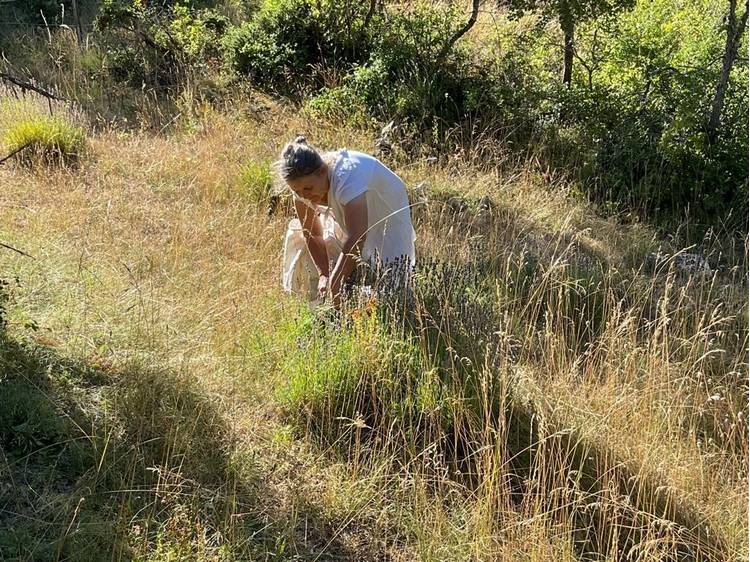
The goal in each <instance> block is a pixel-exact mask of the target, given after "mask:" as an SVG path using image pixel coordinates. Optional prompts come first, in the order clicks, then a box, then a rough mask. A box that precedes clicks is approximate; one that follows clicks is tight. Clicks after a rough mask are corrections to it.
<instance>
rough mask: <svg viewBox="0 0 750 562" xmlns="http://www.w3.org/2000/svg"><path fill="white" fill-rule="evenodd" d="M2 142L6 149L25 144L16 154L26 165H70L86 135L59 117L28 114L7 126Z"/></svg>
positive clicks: (13, 149)
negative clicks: (39, 162) (41, 163)
mask: <svg viewBox="0 0 750 562" xmlns="http://www.w3.org/2000/svg"><path fill="white" fill-rule="evenodd" d="M3 145H4V146H5V148H6V150H8V151H10V152H13V151H15V150H19V149H22V148H23V147H26V148H23V150H21V152H20V153H19V154H18V156H17V158H19V159H20V160H21V161H22V162H24V163H26V164H30V163H32V162H35V161H39V160H41V161H43V162H45V163H48V164H72V163H75V162H77V161H78V160H79V159H80V157H81V156H82V155H83V152H84V150H85V148H86V135H85V133H84V131H83V129H82V128H80V127H77V126H75V125H72V124H71V123H69V122H67V121H66V120H64V119H62V118H59V117H29V118H26V119H23V120H21V121H18V122H17V123H15V124H12V125H10V126H9V127H8V128H7V130H6V131H5V133H4V135H3Z"/></svg>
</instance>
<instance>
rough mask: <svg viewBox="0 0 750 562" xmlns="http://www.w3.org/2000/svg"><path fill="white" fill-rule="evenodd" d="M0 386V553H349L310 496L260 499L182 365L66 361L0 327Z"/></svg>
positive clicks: (247, 462)
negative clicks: (297, 509)
mask: <svg viewBox="0 0 750 562" xmlns="http://www.w3.org/2000/svg"><path fill="white" fill-rule="evenodd" d="M0 396H1V397H2V406H1V407H0V559H3V560H5V559H13V560H16V559H17V560H130V559H144V558H146V557H154V556H155V557H156V558H159V559H162V558H163V559H183V558H184V557H189V558H190V559H217V560H218V559H257V560H263V559H269V558H272V559H274V560H276V559H279V560H284V559H295V560H306V559H320V560H331V559H350V558H351V556H352V553H349V552H347V551H346V548H345V547H344V546H343V545H341V544H339V543H338V542H337V541H336V540H335V535H334V533H333V532H330V533H329V532H328V530H327V527H326V524H325V523H324V522H322V521H321V519H320V516H319V514H317V513H315V512H314V511H313V510H312V509H311V511H310V512H309V513H304V514H302V515H303V516H300V514H297V518H296V519H295V520H293V521H292V520H290V519H289V515H288V514H285V513H283V512H281V511H280V510H279V511H278V512H273V511H269V508H268V506H269V505H273V499H270V500H269V497H268V496H269V495H273V492H272V491H271V490H269V489H268V488H267V487H266V486H265V484H264V482H263V475H262V470H261V469H260V468H259V466H258V465H257V464H256V462H255V459H254V457H253V456H252V455H244V454H242V452H241V450H240V449H238V448H236V447H234V444H233V442H232V441H233V436H232V433H231V430H230V428H229V426H228V425H227V423H226V421H225V420H224V419H223V417H222V415H221V413H220V412H219V411H218V410H217V408H216V407H215V405H214V403H212V401H211V400H210V399H209V398H208V397H206V396H204V395H203V393H202V392H201V391H200V389H199V386H198V385H197V384H196V383H195V381H194V380H192V379H191V377H190V375H189V374H187V373H174V372H167V371H153V370H148V369H140V368H132V369H125V370H121V371H116V370H113V369H106V368H101V367H97V366H93V365H90V364H86V363H81V362H77V361H70V360H66V359H65V358H62V357H60V356H59V355H58V354H57V353H56V352H55V351H54V350H52V349H49V348H44V347H41V346H38V345H36V344H32V343H28V342H20V341H19V340H17V339H13V338H11V337H9V336H8V335H7V334H6V333H4V332H3V331H1V330H0ZM264 495H265V498H264ZM303 519H304V521H305V525H306V530H307V535H306V536H305V537H304V539H303V538H302V534H303V533H302V532H301V531H300V529H299V528H297V527H298V526H299V525H300V524H301V521H302V520H303ZM298 521H299V523H298ZM316 530H317V531H319V532H320V533H321V535H320V536H315V532H316Z"/></svg>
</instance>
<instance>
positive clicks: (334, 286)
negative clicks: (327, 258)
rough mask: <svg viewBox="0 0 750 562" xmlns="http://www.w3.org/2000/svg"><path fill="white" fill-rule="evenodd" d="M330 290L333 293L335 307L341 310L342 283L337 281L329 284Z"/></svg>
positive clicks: (332, 300)
mask: <svg viewBox="0 0 750 562" xmlns="http://www.w3.org/2000/svg"><path fill="white" fill-rule="evenodd" d="M328 289H329V290H330V292H331V302H332V304H333V306H335V307H336V308H339V307H340V306H341V283H340V282H339V283H337V282H336V281H335V280H334V281H331V283H329V284H328Z"/></svg>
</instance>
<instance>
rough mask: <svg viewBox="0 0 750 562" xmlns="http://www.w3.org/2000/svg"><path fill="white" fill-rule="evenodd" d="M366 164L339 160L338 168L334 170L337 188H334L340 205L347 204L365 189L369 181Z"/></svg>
mask: <svg viewBox="0 0 750 562" xmlns="http://www.w3.org/2000/svg"><path fill="white" fill-rule="evenodd" d="M371 171H372V170H368V169H367V166H365V165H362V164H360V165H359V166H353V165H352V163H351V161H350V160H348V159H347V161H344V162H341V164H340V166H339V169H338V170H336V176H337V177H336V180H337V183H338V189H337V190H336V199H338V201H339V203H341V205H347V204H348V203H350V202H351V201H352V200H353V199H354V198H355V197H359V196H360V195H362V194H363V193H365V192H366V191H367V184H368V183H369V182H370V177H369V175H370V174H369V173H368V172H371Z"/></svg>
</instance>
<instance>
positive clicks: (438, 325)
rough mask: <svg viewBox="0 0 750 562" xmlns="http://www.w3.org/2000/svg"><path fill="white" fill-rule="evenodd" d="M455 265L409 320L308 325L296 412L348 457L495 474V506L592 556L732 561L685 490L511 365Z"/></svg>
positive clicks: (292, 369)
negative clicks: (553, 401)
mask: <svg viewBox="0 0 750 562" xmlns="http://www.w3.org/2000/svg"><path fill="white" fill-rule="evenodd" d="M449 273H450V272H449ZM451 275H452V274H450V275H449V274H440V275H437V278H436V281H435V283H434V285H435V287H438V288H440V292H438V293H437V294H436V297H437V298H435V299H434V300H435V302H434V303H432V305H430V303H427V302H426V301H425V300H424V299H420V298H418V299H417V300H418V301H419V305H418V306H417V307H416V308H417V309H418V308H419V306H422V305H425V306H426V310H421V311H419V313H414V314H411V315H410V314H407V320H404V319H403V318H404V317H403V311H400V312H399V311H397V312H395V313H394V312H393V311H391V310H386V311H379V312H374V313H373V314H375V316H370V317H369V320H368V319H366V317H363V316H360V317H359V318H365V319H364V320H357V321H355V322H354V323H353V326H352V327H351V329H350V330H349V332H348V333H347V332H343V333H342V332H341V331H340V330H338V328H336V327H333V328H331V327H328V328H326V327H324V328H322V330H323V331H322V332H316V329H315V328H314V325H312V324H311V326H313V328H305V329H306V330H307V331H304V330H303V332H302V333H301V334H300V335H298V336H297V338H298V339H299V341H300V345H301V346H302V347H304V348H305V349H306V354H307V355H308V357H306V359H305V361H304V362H302V361H301V360H298V359H296V358H293V359H292V360H291V361H290V363H289V372H288V374H289V376H290V387H289V388H290V392H289V395H288V397H287V400H288V401H289V403H290V406H291V409H290V413H291V415H292V416H293V417H295V418H296V419H297V422H298V423H300V424H302V425H305V426H306V427H307V430H308V431H310V432H311V434H313V435H317V436H318V437H319V438H320V443H321V445H322V447H323V448H330V450H332V451H335V452H336V454H340V455H341V456H342V457H343V458H345V459H347V460H349V461H350V462H354V463H361V462H362V461H363V459H366V458H367V457H368V456H372V457H373V458H374V459H377V458H379V457H382V453H383V452H384V451H387V452H388V453H389V454H392V455H393V457H394V459H395V460H396V461H397V462H399V463H401V464H402V465H404V466H410V467H412V469H413V470H417V471H421V470H426V471H427V472H428V474H427V476H428V478H427V480H433V481H436V482H438V481H439V480H440V479H441V478H446V477H447V478H450V479H453V480H456V481H458V482H459V483H460V484H461V485H463V486H466V487H467V488H469V489H472V490H475V491H480V488H482V487H484V486H486V483H487V482H497V483H498V484H497V487H498V490H497V493H496V497H497V498H498V502H500V503H499V506H498V509H499V511H502V509H501V504H502V502H509V503H510V504H515V505H517V506H525V507H524V509H521V510H520V511H522V512H526V509H528V506H529V505H532V506H534V507H533V513H534V514H537V515H541V516H543V517H544V519H545V520H547V521H551V522H554V523H556V524H563V525H564V526H565V527H566V528H568V529H570V530H571V534H572V536H571V538H572V541H573V543H574V545H575V548H576V551H577V552H578V554H579V556H580V557H581V559H583V560H602V559H607V560H610V559H614V560H628V561H631V560H632V561H635V560H643V559H644V558H645V559H658V560H675V561H677V560H679V561H683V562H698V561H703V560H712V561H717V562H718V561H724V560H730V559H732V556H733V553H732V552H731V549H730V546H729V545H728V544H727V542H726V540H725V538H724V537H723V536H722V535H721V534H720V533H719V532H718V531H717V530H716V529H714V528H712V527H711V525H710V523H708V522H707V520H706V517H705V516H703V515H702V514H701V513H700V512H699V511H698V510H697V509H696V508H695V507H694V506H693V505H692V504H691V502H690V501H689V499H688V498H686V496H685V494H684V493H680V491H678V490H674V489H672V488H670V486H668V485H667V483H666V482H664V481H661V480H660V479H659V478H658V476H656V475H654V474H653V473H651V472H650V471H649V470H648V467H640V466H638V465H637V464H636V463H634V462H631V461H628V460H627V459H626V458H622V457H621V456H619V455H618V454H617V453H616V452H615V451H613V450H611V449H610V448H609V447H608V446H607V445H606V444H605V443H604V441H603V440H598V439H595V438H592V437H591V436H589V435H588V434H584V433H583V432H581V431H580V430H578V429H576V428H575V427H569V426H567V425H566V424H565V423H563V422H562V421H561V419H560V417H559V415H556V414H555V412H554V411H552V410H551V409H550V407H549V406H547V404H546V400H545V399H544V397H543V396H541V395H540V391H539V390H537V387H536V385H535V383H534V381H533V380H530V379H528V377H526V376H525V375H524V372H523V370H522V369H520V368H519V367H518V366H517V365H515V364H514V361H513V358H512V357H513V355H514V354H515V353H516V351H515V349H514V346H515V345H516V342H514V341H513V340H503V339H502V336H497V337H498V338H499V339H498V340H497V341H493V340H492V335H491V334H492V330H493V326H496V325H498V324H496V323H495V322H500V321H502V318H501V317H497V316H495V315H494V314H493V313H492V312H491V311H490V312H488V310H487V308H486V307H484V308H483V306H482V303H481V301H477V302H472V298H473V297H471V296H470V295H469V296H464V295H454V298H453V297H452V298H446V294H447V293H450V291H446V287H449V286H450V284H451V283H456V280H457V279H458V278H459V277H460V273H457V274H456V275H453V278H452V279H449V277H450V276H451ZM458 280H459V281H461V283H463V285H464V286H468V285H471V283H470V281H471V279H469V280H466V279H463V280H461V279H458ZM449 296H450V295H449ZM472 311H473V312H472ZM409 312H410V313H411V312H414V311H409ZM380 313H382V316H378V314H380ZM389 315H396V318H395V319H394V318H390V319H389V318H388V316H389ZM399 315H400V316H399ZM391 322H392V323H391ZM391 325H396V326H398V327H397V328H395V329H391V328H388V326H391ZM371 326H372V327H371ZM378 326H381V328H380V329H379V328H378ZM404 326H406V328H405V329H404V328H403V327H404ZM498 333H499V332H495V334H498ZM487 349H492V350H493V353H492V354H486V350H487ZM295 353H301V351H296V352H295ZM295 357H296V356H295ZM311 363H312V364H314V365H317V367H315V366H312V367H311V366H310V364H311ZM488 451H489V453H491V454H490V455H489V457H488V454H487V452H488ZM428 452H429V455H428V454H427V453H428ZM428 457H429V458H428ZM434 459H437V461H434ZM431 463H432V464H433V465H434V466H435V467H438V468H436V469H435V474H431V473H429V471H430V470H432V468H430V466H431ZM441 463H443V466H442V467H441V466H440V465H441ZM488 467H489V468H488ZM396 468H398V467H396ZM488 470H491V471H494V472H493V473H492V474H489V475H488V473H487V471H488ZM441 475H442V476H441Z"/></svg>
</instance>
